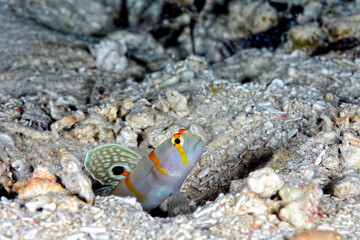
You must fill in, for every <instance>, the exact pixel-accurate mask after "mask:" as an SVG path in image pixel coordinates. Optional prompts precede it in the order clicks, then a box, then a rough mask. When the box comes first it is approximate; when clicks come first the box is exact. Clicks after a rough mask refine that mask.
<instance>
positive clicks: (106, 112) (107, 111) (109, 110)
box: [89, 104, 118, 122]
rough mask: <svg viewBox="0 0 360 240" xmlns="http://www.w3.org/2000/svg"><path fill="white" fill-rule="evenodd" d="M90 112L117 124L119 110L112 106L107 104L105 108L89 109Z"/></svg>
mask: <svg viewBox="0 0 360 240" xmlns="http://www.w3.org/2000/svg"><path fill="white" fill-rule="evenodd" d="M89 112H91V113H97V114H100V115H101V116H102V117H103V118H105V119H106V120H107V121H109V122H115V121H116V118H117V112H118V109H117V108H116V107H115V106H114V105H112V104H106V105H104V106H100V107H98V106H95V107H92V108H89Z"/></svg>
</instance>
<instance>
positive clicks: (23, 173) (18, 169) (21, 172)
mask: <svg viewBox="0 0 360 240" xmlns="http://www.w3.org/2000/svg"><path fill="white" fill-rule="evenodd" d="M24 161H25V160H15V161H14V162H13V163H11V167H12V173H13V174H14V177H15V179H16V180H20V179H23V178H26V177H29V176H31V174H32V172H33V170H34V169H33V166H31V164H29V163H26V162H24Z"/></svg>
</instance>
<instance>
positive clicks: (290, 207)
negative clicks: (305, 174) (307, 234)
mask: <svg viewBox="0 0 360 240" xmlns="http://www.w3.org/2000/svg"><path fill="white" fill-rule="evenodd" d="M279 195H280V197H281V199H282V200H283V201H284V203H285V207H283V208H282V209H281V210H280V213H279V217H280V219H281V220H286V221H288V222H290V223H291V224H292V225H294V227H296V228H298V229H307V228H310V227H312V226H313V217H314V216H317V215H318V211H319V208H318V206H319V203H320V200H321V197H322V195H323V193H322V190H321V189H320V188H319V187H318V186H317V185H315V184H314V183H312V184H310V185H309V186H307V187H305V186H304V187H300V186H296V185H292V184H289V183H285V185H284V186H283V187H282V189H280V191H279Z"/></svg>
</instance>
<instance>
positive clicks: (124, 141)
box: [116, 126, 138, 147]
mask: <svg viewBox="0 0 360 240" xmlns="http://www.w3.org/2000/svg"><path fill="white" fill-rule="evenodd" d="M137 137H138V135H137V133H136V132H135V131H134V130H132V129H131V127H129V126H127V127H124V128H123V129H121V131H120V134H119V136H117V137H116V143H119V144H121V145H124V146H127V147H137V145H138V142H137Z"/></svg>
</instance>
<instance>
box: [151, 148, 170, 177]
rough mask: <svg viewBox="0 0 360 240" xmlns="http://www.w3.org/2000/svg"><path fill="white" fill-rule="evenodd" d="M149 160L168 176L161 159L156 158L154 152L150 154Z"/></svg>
mask: <svg viewBox="0 0 360 240" xmlns="http://www.w3.org/2000/svg"><path fill="white" fill-rule="evenodd" d="M149 159H150V160H151V161H152V162H154V163H155V167H156V169H157V170H158V171H159V172H161V173H162V174H163V175H165V176H167V175H168V173H167V172H166V171H165V169H163V168H162V167H161V165H160V162H159V159H158V158H157V157H156V155H155V152H154V150H152V151H151V153H149Z"/></svg>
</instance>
